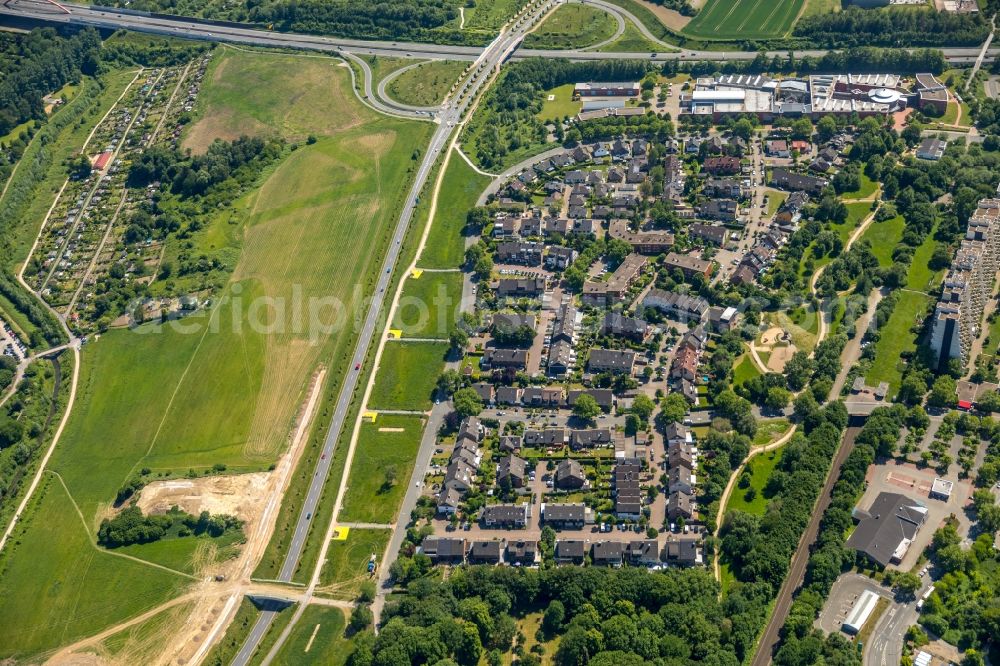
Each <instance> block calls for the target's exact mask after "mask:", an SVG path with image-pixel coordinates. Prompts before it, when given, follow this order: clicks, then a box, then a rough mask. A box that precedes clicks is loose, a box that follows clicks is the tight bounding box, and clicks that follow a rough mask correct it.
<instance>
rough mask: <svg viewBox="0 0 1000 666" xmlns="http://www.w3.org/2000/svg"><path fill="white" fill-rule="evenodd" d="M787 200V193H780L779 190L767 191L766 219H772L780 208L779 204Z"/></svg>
mask: <svg viewBox="0 0 1000 666" xmlns="http://www.w3.org/2000/svg"><path fill="white" fill-rule="evenodd" d="M787 198H788V192H781V191H779V190H768V191H767V217H768V218H771V217H774V214H775V213H777V212H778V209H779V208H781V204H783V203H785V199H787Z"/></svg>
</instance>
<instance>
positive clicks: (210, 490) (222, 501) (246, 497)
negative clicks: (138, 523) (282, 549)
mask: <svg viewBox="0 0 1000 666" xmlns="http://www.w3.org/2000/svg"><path fill="white" fill-rule="evenodd" d="M270 476H271V473H270V472H255V473H252V474H237V475H235V476H209V477H205V478H201V479H174V480H172V481H153V482H152V483H150V484H148V485H146V486H145V487H144V488H143V489H142V491H141V492H140V493H139V503H138V504H139V508H140V509H142V511H143V513H166V512H167V511H169V510H170V507H172V506H177V507H180V509H181V510H182V511H187V512H188V513H191V514H194V515H198V514H199V513H201V512H202V511H208V512H209V513H213V514H214V513H224V514H228V515H232V516H236V517H238V518H240V519H241V520H245V521H247V522H250V521H252V520H254V519H255V518H256V517H257V515H258V514H259V513H260V503H261V498H262V497H263V494H264V490H265V489H266V488H267V482H268V478H269V477H270Z"/></svg>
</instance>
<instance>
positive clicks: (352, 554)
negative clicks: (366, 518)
mask: <svg viewBox="0 0 1000 666" xmlns="http://www.w3.org/2000/svg"><path fill="white" fill-rule="evenodd" d="M391 536H392V530H390V529H384V530H383V529H367V528H365V529H361V528H357V527H355V528H351V531H350V533H349V534H348V535H347V538H346V539H344V540H343V541H331V542H330V548H329V550H327V557H326V564H324V565H323V571H322V572H321V573H320V588H319V590H318V591H319V592H321V593H323V594H324V595H328V596H331V597H335V598H337V599H344V600H347V601H353V600H354V599H356V598H357V597H358V593H359V592H360V591H361V585H362V583H364V582H365V581H367V580H371V579H372V578H371V576H370V575H369V573H368V561H369V560H370V559H371V556H372V555H374V556H375V561H376V562H377V563H378V562H381V560H382V555H383V554H384V553H385V548H386V546H387V545H388V544H389V538H390V537H391Z"/></svg>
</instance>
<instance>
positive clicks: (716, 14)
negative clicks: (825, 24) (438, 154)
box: [682, 0, 805, 39]
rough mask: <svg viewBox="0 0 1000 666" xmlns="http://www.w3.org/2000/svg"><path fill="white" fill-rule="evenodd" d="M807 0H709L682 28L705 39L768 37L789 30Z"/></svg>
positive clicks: (780, 34) (694, 35)
mask: <svg viewBox="0 0 1000 666" xmlns="http://www.w3.org/2000/svg"><path fill="white" fill-rule="evenodd" d="M804 2H805V0H708V2H707V3H706V4H705V7H704V8H702V10H701V11H700V12H698V15H697V16H695V17H694V19H693V20H692V21H691V22H690V23H688V24H687V25H686V26H685V27H684V30H683V31H682V32H683V33H684V34H685V35H690V36H691V37H699V38H702V39H766V38H770V37H781V36H783V35H785V34H786V33H787V32H789V31H790V30H791V28H792V25H794V24H795V19H796V18H797V17H798V15H799V12H800V11H801V10H802V5H803V3H804Z"/></svg>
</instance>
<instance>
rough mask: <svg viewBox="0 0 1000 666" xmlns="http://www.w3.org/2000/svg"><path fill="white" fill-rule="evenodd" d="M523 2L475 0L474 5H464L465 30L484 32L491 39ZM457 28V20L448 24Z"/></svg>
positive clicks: (515, 0)
mask: <svg viewBox="0 0 1000 666" xmlns="http://www.w3.org/2000/svg"><path fill="white" fill-rule="evenodd" d="M523 6H524V3H523V2H521V0H476V3H475V6H474V7H465V8H464V11H465V30H466V31H470V32H484V33H487V34H488V36H489V37H490V38H491V39H492V38H493V37H495V36H496V35H495V34H494V33H496V32H497V31H498V30H499V28H500V26H502V25H503V24H504V23H506V22H507V21H508V20H509V19H510V17H511V16H513V15H514V13H515V12H517V11H518V10H519V9H521V7H523ZM449 25H451V26H452V27H455V28H457V27H458V25H459V20H458V19H456V20H455V21H454V22H453V23H451V24H449Z"/></svg>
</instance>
